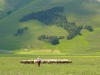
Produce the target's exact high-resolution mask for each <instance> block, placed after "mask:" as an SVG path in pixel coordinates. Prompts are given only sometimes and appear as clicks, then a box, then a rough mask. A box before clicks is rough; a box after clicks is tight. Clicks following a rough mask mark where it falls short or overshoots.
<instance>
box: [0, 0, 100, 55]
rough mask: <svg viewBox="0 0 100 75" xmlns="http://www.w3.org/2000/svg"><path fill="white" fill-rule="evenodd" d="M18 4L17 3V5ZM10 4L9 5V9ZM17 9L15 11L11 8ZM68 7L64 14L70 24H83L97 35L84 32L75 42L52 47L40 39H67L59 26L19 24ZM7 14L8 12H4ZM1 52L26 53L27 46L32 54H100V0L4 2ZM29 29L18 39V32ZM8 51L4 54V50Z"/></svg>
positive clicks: (1, 3)
mask: <svg viewBox="0 0 100 75" xmlns="http://www.w3.org/2000/svg"><path fill="white" fill-rule="evenodd" d="M14 1H16V2H14ZM7 5H8V6H7ZM9 6H13V8H12V9H9V10H8V9H7V7H9ZM57 6H61V7H64V12H63V13H61V14H62V15H64V16H66V18H67V20H68V21H69V22H75V23H76V25H77V26H79V25H83V26H86V25H90V26H92V27H93V30H94V31H93V32H89V31H88V30H86V29H82V31H81V34H82V35H78V36H76V37H74V38H73V39H71V40H67V39H66V38H64V39H61V40H60V43H59V44H57V45H51V44H49V43H45V42H43V41H39V40H38V39H37V38H38V37H39V36H40V35H52V36H55V35H56V36H65V37H66V36H67V35H68V32H67V31H66V30H64V29H63V28H61V27H57V26H56V25H51V26H49V25H46V24H44V23H42V22H40V21H38V20H29V21H25V22H19V20H20V19H21V18H22V17H23V16H25V15H28V14H31V13H32V12H38V11H42V10H44V11H45V10H47V9H50V8H53V7H57ZM10 10H11V11H12V12H11V13H10V15H7V14H6V15H5V16H2V12H3V11H5V13H7V11H10ZM3 14H4V13H3ZM0 15H1V16H0V18H2V17H3V18H2V19H1V20H0V50H1V51H0V52H1V53H6V51H7V53H8V50H9V51H15V52H16V53H21V52H22V53H24V52H26V51H25V47H26V46H27V47H28V48H29V51H30V52H29V53H32V51H33V53H34V50H59V51H60V52H62V53H66V54H100V46H99V44H100V34H99V32H100V18H99V16H100V2H99V0H20V1H18V0H0ZM24 27H28V30H25V31H24V32H23V35H21V36H17V37H15V36H14V34H15V33H16V32H17V31H18V29H22V28H24ZM3 50H4V51H5V52H4V51H3Z"/></svg>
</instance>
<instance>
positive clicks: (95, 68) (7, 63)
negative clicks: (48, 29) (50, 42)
mask: <svg viewBox="0 0 100 75" xmlns="http://www.w3.org/2000/svg"><path fill="white" fill-rule="evenodd" d="M37 57H38V56H34V55H33V56H30V55H23V56H20V55H13V56H10V55H7V56H6V55H0V59H1V60H0V62H1V63H0V74H1V75H40V74H41V75H62V74H63V75H99V74H100V67H99V63H100V57H96V56H78V57H77V56H41V58H42V59H70V60H72V61H73V62H72V63H70V64H41V67H38V66H37V65H36V64H20V60H29V59H37Z"/></svg>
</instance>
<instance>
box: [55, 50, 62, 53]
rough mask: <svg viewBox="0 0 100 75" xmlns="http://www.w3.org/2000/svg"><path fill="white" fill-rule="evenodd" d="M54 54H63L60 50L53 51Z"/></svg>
mask: <svg viewBox="0 0 100 75" xmlns="http://www.w3.org/2000/svg"><path fill="white" fill-rule="evenodd" d="M53 52H54V53H61V52H60V50H53Z"/></svg>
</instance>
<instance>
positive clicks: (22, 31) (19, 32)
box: [14, 27, 28, 36]
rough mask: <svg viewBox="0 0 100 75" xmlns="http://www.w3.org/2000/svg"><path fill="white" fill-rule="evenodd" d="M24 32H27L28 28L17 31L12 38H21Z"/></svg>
mask: <svg viewBox="0 0 100 75" xmlns="http://www.w3.org/2000/svg"><path fill="white" fill-rule="evenodd" d="M24 30H28V27H24V28H20V29H18V30H17V33H15V34H14V36H21V35H22V34H23V33H24Z"/></svg>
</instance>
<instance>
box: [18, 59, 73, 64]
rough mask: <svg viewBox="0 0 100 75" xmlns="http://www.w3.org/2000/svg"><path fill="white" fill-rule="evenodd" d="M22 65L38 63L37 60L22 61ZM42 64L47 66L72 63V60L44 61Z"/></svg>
mask: <svg viewBox="0 0 100 75" xmlns="http://www.w3.org/2000/svg"><path fill="white" fill-rule="evenodd" d="M20 63H24V64H34V63H38V61H37V60H21V61H20ZM41 63H43V64H45V63H48V64H50V63H72V60H68V59H42V60H41Z"/></svg>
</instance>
